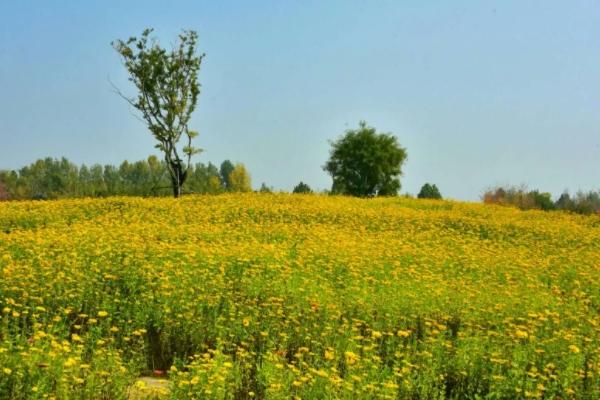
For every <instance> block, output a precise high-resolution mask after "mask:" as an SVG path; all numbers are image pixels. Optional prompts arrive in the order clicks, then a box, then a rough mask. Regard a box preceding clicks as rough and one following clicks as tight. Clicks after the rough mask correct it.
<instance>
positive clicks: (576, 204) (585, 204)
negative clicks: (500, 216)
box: [482, 186, 600, 214]
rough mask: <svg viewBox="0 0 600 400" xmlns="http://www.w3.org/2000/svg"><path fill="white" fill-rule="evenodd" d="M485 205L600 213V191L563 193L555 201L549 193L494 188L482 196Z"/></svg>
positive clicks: (516, 188) (511, 188)
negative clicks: (572, 194) (573, 193)
mask: <svg viewBox="0 0 600 400" xmlns="http://www.w3.org/2000/svg"><path fill="white" fill-rule="evenodd" d="M482 199H483V202H484V203H487V204H500V205H507V206H514V207H518V208H520V209H522V210H534V209H538V210H544V211H552V210H563V211H571V212H574V213H578V214H599V213H600V191H593V190H591V191H589V192H581V191H580V192H577V193H576V194H575V195H574V196H571V195H570V194H569V193H568V192H564V193H563V194H561V195H560V197H559V198H558V199H556V200H555V201H554V200H552V195H551V194H550V193H543V192H540V191H539V190H528V189H527V188H526V187H514V186H513V187H496V188H493V189H489V190H487V191H486V192H485V193H484V194H483V196H482Z"/></svg>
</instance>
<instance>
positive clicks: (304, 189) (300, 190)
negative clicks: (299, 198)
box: [292, 181, 312, 193]
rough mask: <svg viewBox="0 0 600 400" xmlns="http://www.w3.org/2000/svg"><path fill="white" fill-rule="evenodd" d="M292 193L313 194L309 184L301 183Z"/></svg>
mask: <svg viewBox="0 0 600 400" xmlns="http://www.w3.org/2000/svg"><path fill="white" fill-rule="evenodd" d="M292 193H312V189H311V188H310V186H308V184H306V183H304V182H302V181H300V183H299V184H297V185H296V186H294V190H293V191H292Z"/></svg>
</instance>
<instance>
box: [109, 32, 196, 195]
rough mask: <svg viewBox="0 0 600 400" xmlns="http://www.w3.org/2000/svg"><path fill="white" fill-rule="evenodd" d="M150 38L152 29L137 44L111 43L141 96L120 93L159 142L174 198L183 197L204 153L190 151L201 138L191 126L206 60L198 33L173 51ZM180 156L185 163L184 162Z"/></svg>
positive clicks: (184, 37) (187, 34)
mask: <svg viewBox="0 0 600 400" xmlns="http://www.w3.org/2000/svg"><path fill="white" fill-rule="evenodd" d="M150 33H152V29H146V30H144V32H143V33H142V36H141V37H140V38H139V39H138V38H136V37H131V38H129V39H128V40H127V41H122V40H117V41H115V42H112V43H111V44H112V46H113V47H114V49H115V50H116V51H117V52H118V53H119V54H120V55H121V58H122V60H123V64H124V66H125V68H126V69H127V72H128V73H129V80H130V81H131V82H132V83H133V84H134V85H135V87H136V88H137V90H138V95H137V97H127V96H125V95H123V94H122V93H121V92H120V91H119V90H118V89H117V93H118V94H119V95H120V96H121V97H123V98H124V99H125V100H126V101H127V102H128V103H129V104H130V105H132V106H133V107H135V108H136V109H137V110H138V111H140V112H141V114H142V118H143V120H144V121H145V123H146V125H147V126H148V129H149V130H150V132H151V133H152V135H153V136H154V138H155V139H156V140H157V141H158V144H157V145H156V146H155V147H156V148H158V149H159V150H161V151H162V152H163V153H164V156H165V162H166V167H167V170H168V172H169V176H170V178H171V186H172V188H173V195H174V196H175V197H179V196H180V195H181V188H182V186H183V184H184V183H185V180H186V178H187V174H188V170H189V168H190V163H191V157H192V155H194V154H197V153H199V152H200V151H201V150H200V149H198V148H196V147H193V146H192V139H193V138H195V137H196V136H197V135H198V133H197V132H196V131H192V130H190V129H189V128H188V123H189V121H190V117H191V115H192V112H193V111H194V109H195V108H196V103H197V101H198V95H199V94H200V84H199V83H198V72H199V70H200V64H201V63H202V59H203V58H204V54H202V55H196V42H197V40H198V35H197V33H196V32H194V31H183V33H181V34H180V35H179V43H178V44H176V45H175V46H174V48H173V49H172V50H171V51H167V50H165V49H163V48H162V47H160V46H159V44H158V43H157V42H156V40H153V39H152V40H150V38H149V36H150ZM182 136H185V137H186V140H187V144H186V145H185V146H183V147H182V148H181V150H179V149H178V147H177V145H178V143H179V140H180V139H181V138H182ZM180 152H181V154H182V155H183V157H184V158H186V157H187V160H186V161H184V160H183V159H182V156H180Z"/></svg>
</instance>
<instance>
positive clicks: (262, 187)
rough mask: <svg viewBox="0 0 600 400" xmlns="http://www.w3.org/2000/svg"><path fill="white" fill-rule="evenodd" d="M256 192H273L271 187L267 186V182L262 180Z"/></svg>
mask: <svg viewBox="0 0 600 400" xmlns="http://www.w3.org/2000/svg"><path fill="white" fill-rule="evenodd" d="M258 192H259V193H273V188H272V187H269V186H267V184H266V183H264V182H263V183H262V184H261V185H260V189H258Z"/></svg>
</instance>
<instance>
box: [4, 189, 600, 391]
mask: <svg viewBox="0 0 600 400" xmlns="http://www.w3.org/2000/svg"><path fill="white" fill-rule="evenodd" d="M152 371H155V372H154V373H155V374H159V375H162V374H164V375H165V376H167V377H168V382H169V388H170V389H169V391H168V393H167V392H166V391H165V393H166V394H165V395H164V396H167V397H168V396H171V398H174V399H207V398H208V399H263V398H265V399H290V398H302V399H324V398H329V399H335V398H342V399H357V398H382V399H464V398H473V399H475V398H478V399H515V398H517V399H518V398H523V399H527V398H532V399H536V398H537V399H541V398H548V399H550V398H553V399H571V398H574V399H598V398H600V217H597V216H592V217H584V216H576V215H568V214H563V213H545V212H537V211H530V212H522V211H518V210H515V209H511V208H502V207H494V206H484V205H480V204H467V203H458V202H448V201H426V200H413V199H404V198H389V199H353V198H343V197H325V196H300V195H259V194H245V195H221V196H212V197H211V196H192V197H184V198H181V199H178V200H174V199H163V198H160V199H140V198H109V199H93V200H92V199H82V200H61V201H49V202H11V203H0V399H52V398H54V399H126V398H128V397H129V393H130V390H131V388H132V387H134V386H135V385H134V383H135V382H136V379H137V378H138V377H140V376H143V375H148V374H152Z"/></svg>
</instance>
